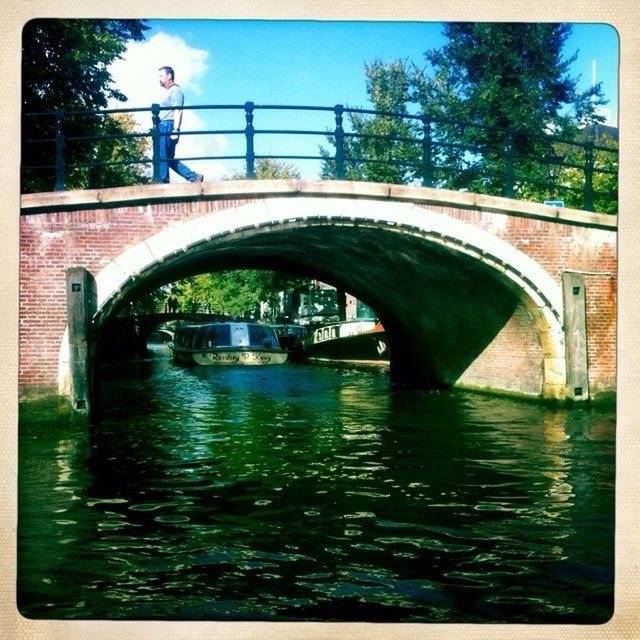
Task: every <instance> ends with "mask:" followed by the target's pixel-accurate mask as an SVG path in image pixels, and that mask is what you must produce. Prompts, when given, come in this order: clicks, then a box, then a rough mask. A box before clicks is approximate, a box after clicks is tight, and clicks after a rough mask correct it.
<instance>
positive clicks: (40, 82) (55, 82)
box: [22, 19, 148, 192]
mask: <svg viewBox="0 0 640 640" xmlns="http://www.w3.org/2000/svg"><path fill="white" fill-rule="evenodd" d="M147 28H148V27H147V26H145V25H144V22H143V21H141V20H60V19H36V20H31V21H30V22H28V23H27V24H26V25H25V27H24V30H23V34H22V41H23V49H22V54H23V55H22V134H23V140H24V139H41V138H49V139H53V138H54V136H55V119H54V117H53V116H52V115H51V116H37V117H36V116H29V115H27V114H29V113H42V112H53V111H55V110H56V109H65V110H66V111H72V110H75V111H77V110H93V109H104V108H106V107H107V104H108V101H109V99H110V98H115V99H116V100H120V101H125V100H126V96H124V95H123V94H122V93H121V92H120V91H119V90H118V89H117V87H114V86H113V84H112V78H111V75H110V73H109V70H108V67H109V65H110V64H111V63H112V62H113V61H114V60H116V59H117V58H119V57H121V55H122V53H123V52H124V51H125V49H126V46H127V43H128V42H129V41H130V40H134V41H138V40H143V39H144V31H145V30H146V29H147ZM131 130H132V120H131V118H126V117H119V116H114V117H105V116H99V115H76V116H68V117H65V119H64V134H65V136H69V137H72V136H95V135H101V134H110V135H116V134H118V133H122V132H125V133H127V132H131ZM114 142H115V145H114ZM114 147H115V148H114ZM146 149H147V147H146V143H145V142H141V139H137V138H131V139H124V138H121V139H117V140H115V139H107V140H104V141H95V140H85V141H69V142H68V143H67V146H66V148H65V161H66V163H67V164H74V163H91V162H98V161H119V160H128V159H138V158H140V157H141V156H142V155H143V154H144V153H145V151H146ZM55 159H56V155H55V145H54V144H53V142H39V143H28V142H23V145H22V164H23V166H41V165H55ZM144 180H145V179H144V177H143V175H142V165H137V166H133V167H127V166H124V165H121V166H118V165H112V166H110V167H107V168H96V169H87V168H78V169H75V170H72V171H69V172H68V174H67V177H66V182H67V187H68V188H72V189H76V188H84V187H86V186H87V185H88V184H89V181H91V186H98V187H100V186H113V185H116V184H117V185H127V184H135V183H138V182H141V181H144ZM22 182H23V184H22V190H23V191H24V192H33V191H49V190H51V189H52V188H53V186H54V182H55V171H54V170H24V171H23V175H22Z"/></svg>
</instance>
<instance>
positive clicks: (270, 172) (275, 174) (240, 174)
mask: <svg viewBox="0 0 640 640" xmlns="http://www.w3.org/2000/svg"><path fill="white" fill-rule="evenodd" d="M254 170H255V174H256V178H257V179H258V180H281V179H292V180H299V179H300V171H299V170H298V168H297V167H295V166H294V165H292V164H288V163H286V162H279V161H277V160H271V159H270V158H260V159H258V160H256V161H255V165H254ZM246 177H247V172H246V169H245V171H234V172H233V173H232V174H231V176H230V177H229V180H244V179H245V178H246Z"/></svg>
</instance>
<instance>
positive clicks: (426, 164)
mask: <svg viewBox="0 0 640 640" xmlns="http://www.w3.org/2000/svg"><path fill="white" fill-rule="evenodd" d="M422 186H423V187H433V161H432V158H431V122H430V120H429V118H428V117H427V116H422Z"/></svg>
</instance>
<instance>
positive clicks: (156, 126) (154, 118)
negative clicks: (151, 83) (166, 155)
mask: <svg viewBox="0 0 640 640" xmlns="http://www.w3.org/2000/svg"><path fill="white" fill-rule="evenodd" d="M151 122H152V123H153V129H152V130H151V142H152V145H153V182H154V183H158V182H161V179H160V105H159V104H157V103H156V102H154V103H153V104H152V105H151Z"/></svg>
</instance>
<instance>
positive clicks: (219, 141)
mask: <svg viewBox="0 0 640 640" xmlns="http://www.w3.org/2000/svg"><path fill="white" fill-rule="evenodd" d="M149 25H150V26H151V29H150V30H149V31H147V32H146V40H145V42H143V43H132V45H131V46H130V48H129V50H128V52H127V54H126V55H125V59H124V60H121V61H118V62H117V63H116V64H114V65H113V68H112V74H113V77H114V79H115V83H116V84H117V85H118V86H119V88H120V89H122V90H123V91H124V93H125V94H126V95H128V96H129V101H128V103H127V106H132V107H133V106H147V105H148V104H150V103H151V102H154V101H156V99H157V96H158V91H159V87H158V85H157V79H156V77H157V67H158V66H160V65H164V64H167V65H171V66H173V67H174V68H175V70H176V81H177V82H178V83H179V84H181V85H182V87H183V90H184V92H185V97H186V101H187V104H191V105H196V104H200V105H201V104H242V103H244V102H245V101H247V100H251V101H253V102H255V103H256V104H300V105H326V106H332V105H334V104H336V103H343V104H345V105H350V106H364V107H367V106H370V105H369V103H368V100H367V94H366V84H365V76H364V71H363V67H364V64H365V62H371V61H373V60H374V59H376V58H379V59H382V60H383V61H386V62H388V61H391V60H395V59H399V58H401V59H409V60H411V61H413V62H415V63H417V64H419V65H423V64H424V62H425V61H424V55H423V54H424V51H425V50H427V49H430V48H439V47H441V46H442V45H443V44H444V42H445V39H444V38H443V36H442V35H441V31H442V25H441V24H440V23H431V22H364V21H363V22H360V21H359V22H322V21H274V20H264V21H260V20H153V21H150V22H149ZM575 52H578V58H577V60H576V62H575V63H574V64H573V67H572V75H573V76H581V79H580V86H581V87H583V88H587V87H589V86H590V84H591V81H592V72H593V62H594V61H595V65H596V74H597V80H598V81H602V83H603V89H604V93H605V95H606V96H607V98H608V99H609V101H610V102H609V104H608V105H607V109H608V111H609V116H610V119H611V120H612V121H613V122H616V120H617V110H618V35H617V32H616V31H615V29H613V27H611V26H609V25H603V24H574V26H573V34H572V36H571V37H570V38H569V40H568V42H567V46H566V49H565V57H566V58H568V57H570V56H571V55H573V54H574V53H575ZM184 125H185V126H184V127H183V128H184V129H197V128H201V127H207V128H215V129H238V128H242V127H243V126H244V117H243V114H242V112H241V111H238V112H227V113H220V112H216V113H215V116H214V114H213V112H200V113H199V114H196V113H194V112H185V122H184ZM254 125H255V127H256V128H257V129H259V128H268V127H278V128H283V127H284V128H294V129H295V128H305V129H309V128H313V129H319V130H325V129H327V128H329V127H331V126H332V125H333V117H332V115H331V114H330V113H327V114H308V113H307V114H300V113H298V114H296V113H293V112H290V113H288V115H287V120H286V122H284V121H283V114H281V113H280V114H278V113H275V112H257V113H256V116H255V121H254ZM318 144H324V145H325V146H326V142H325V140H324V139H323V138H319V137H306V138H299V139H286V138H283V137H280V138H279V139H277V140H276V139H275V137H273V138H266V137H261V138H256V153H265V154H268V153H292V154H297V153H311V154H315V153H317V148H318ZM178 148H179V155H180V156H182V157H189V156H198V155H235V154H236V153H242V152H243V150H242V149H243V138H242V137H240V136H231V135H226V134H220V135H218V136H209V137H208V138H207V139H206V140H203V139H196V137H195V136H183V137H182V139H181V143H180V145H179V147H178ZM191 164H192V165H193V167H194V168H196V170H201V171H205V173H206V174H207V176H208V177H211V178H217V177H220V176H221V175H225V174H228V173H230V171H232V170H233V169H236V168H239V167H240V164H241V163H236V162H233V161H220V162H217V163H216V162H208V163H203V162H202V161H200V162H199V161H194V162H192V163H191ZM294 164H297V166H298V167H299V168H300V170H301V171H302V173H303V177H316V172H317V167H318V165H317V163H310V162H305V161H300V162H295V163H294Z"/></svg>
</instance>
